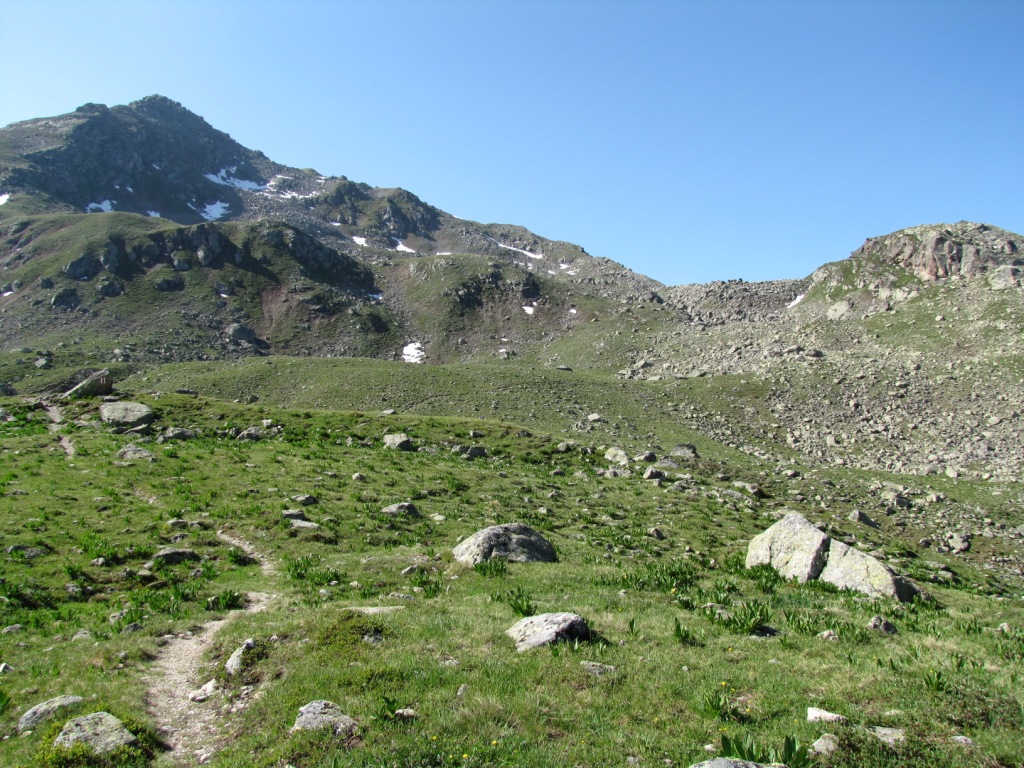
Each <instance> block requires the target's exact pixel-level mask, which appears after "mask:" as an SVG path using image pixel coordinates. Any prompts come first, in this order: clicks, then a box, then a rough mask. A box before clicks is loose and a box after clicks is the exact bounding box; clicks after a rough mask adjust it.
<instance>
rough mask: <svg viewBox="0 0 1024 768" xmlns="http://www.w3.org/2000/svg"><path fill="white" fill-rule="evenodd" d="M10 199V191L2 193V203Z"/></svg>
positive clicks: (0, 201) (0, 197)
mask: <svg viewBox="0 0 1024 768" xmlns="http://www.w3.org/2000/svg"><path fill="white" fill-rule="evenodd" d="M10 199H11V193H10V192H6V193H4V194H2V195H0V205H3V204H4V203H6V202H7V201H8V200H10Z"/></svg>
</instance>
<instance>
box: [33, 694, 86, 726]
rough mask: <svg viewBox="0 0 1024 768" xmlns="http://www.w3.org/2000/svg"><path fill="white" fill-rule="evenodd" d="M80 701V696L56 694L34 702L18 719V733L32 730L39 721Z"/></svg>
mask: <svg viewBox="0 0 1024 768" xmlns="http://www.w3.org/2000/svg"><path fill="white" fill-rule="evenodd" d="M81 702H82V697H81V696H57V697H55V698H52V699H50V700H48V701H44V702H43V703H42V704H36V705H35V706H34V707H32V708H31V709H30V710H28V711H27V712H26V713H25V714H23V715H22V716H21V719H20V720H18V733H24V732H25V731H31V730H34V729H35V728H36V726H38V725H39V724H40V723H42V722H44V721H46V720H49V719H50V718H51V717H53V716H54V715H56V714H57V712H58V711H59V710H61V709H64V708H65V707H73V706H75V704H80V703H81Z"/></svg>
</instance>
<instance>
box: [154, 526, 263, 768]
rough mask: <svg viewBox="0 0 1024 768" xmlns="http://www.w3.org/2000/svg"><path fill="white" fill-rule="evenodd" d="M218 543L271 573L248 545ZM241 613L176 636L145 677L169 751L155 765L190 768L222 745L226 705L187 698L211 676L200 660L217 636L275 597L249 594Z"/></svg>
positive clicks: (230, 539)
mask: <svg viewBox="0 0 1024 768" xmlns="http://www.w3.org/2000/svg"><path fill="white" fill-rule="evenodd" d="M217 535H218V536H219V537H220V538H221V539H223V540H224V541H227V542H228V543H230V544H233V545H234V546H237V547H239V548H240V549H242V550H244V551H245V552H246V553H247V554H248V555H250V557H254V558H256V559H258V560H259V562H260V568H261V570H262V572H263V573H264V574H265V575H269V574H273V573H274V566H273V564H272V563H271V562H269V561H268V560H267V559H265V558H263V557H261V556H259V555H258V554H257V553H256V552H255V550H254V549H253V547H252V545H250V544H249V543H248V542H246V541H243V540H241V539H238V538H235V537H231V536H228V535H227V534H224V533H223V532H219V533H218V534H217ZM246 597H247V604H246V607H245V610H244V611H232V612H231V613H230V614H228V615H227V616H226V617H225V618H223V619H219V620H217V621H208V622H206V623H205V624H203V625H202V626H201V627H200V628H199V629H197V630H196V631H194V632H185V633H182V634H180V635H176V636H174V638H173V639H171V640H170V641H169V642H168V643H167V645H165V646H164V647H163V649H161V651H160V656H159V657H158V658H157V660H156V662H155V663H154V664H153V667H152V669H151V670H150V672H149V674H148V688H147V691H146V703H147V706H148V708H149V713H150V714H151V715H152V716H153V719H154V721H155V722H156V726H157V729H158V730H159V731H160V735H161V737H162V738H163V739H164V740H165V742H166V743H167V745H168V746H169V747H170V749H169V751H167V752H165V753H164V754H163V755H162V756H161V757H160V758H159V760H158V765H166V766H193V765H202V764H203V763H206V762H207V761H208V760H209V759H210V758H211V757H212V756H213V754H214V753H215V752H216V751H217V749H218V747H219V744H220V726H221V724H222V722H223V715H224V708H225V705H226V703H225V702H224V701H223V700H222V699H221V698H220V697H219V696H218V695H217V694H216V693H213V695H212V696H210V698H208V699H207V700H205V701H193V700H192V699H191V698H190V694H192V693H193V692H194V691H196V690H197V689H199V688H201V687H202V686H203V685H204V684H205V683H206V682H207V681H208V680H209V678H210V677H212V675H211V674H210V673H209V672H206V674H204V675H203V676H202V679H200V677H199V673H200V672H201V671H203V666H204V665H203V656H204V654H205V653H206V652H207V651H208V650H209V649H210V647H211V646H212V645H213V641H214V639H215V638H216V637H217V633H218V632H220V630H221V629H223V628H224V627H225V626H226V625H227V624H228V623H229V622H230V621H233V620H234V619H236V618H238V617H239V616H241V615H244V614H247V613H258V612H259V611H262V610H264V609H266V608H267V606H268V605H269V604H270V603H271V601H272V600H274V598H275V597H276V595H269V594H266V593H263V592H249V593H247V595H246Z"/></svg>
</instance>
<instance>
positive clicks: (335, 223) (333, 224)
mask: <svg viewBox="0 0 1024 768" xmlns="http://www.w3.org/2000/svg"><path fill="white" fill-rule="evenodd" d="M331 226H332V227H340V226H341V222H340V221H332V222H331Z"/></svg>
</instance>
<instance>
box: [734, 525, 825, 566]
mask: <svg viewBox="0 0 1024 768" xmlns="http://www.w3.org/2000/svg"><path fill="white" fill-rule="evenodd" d="M829 541H830V539H829V537H828V536H827V535H826V534H825V533H823V532H822V531H820V530H818V529H817V528H816V527H815V526H814V525H812V524H811V523H810V522H808V521H807V519H805V518H804V517H803V516H801V515H798V514H796V513H792V514H789V515H786V516H785V517H784V518H782V519H781V520H779V522H777V523H775V525H773V526H772V527H771V528H769V529H768V530H766V531H765V532H764V533H761V534H758V535H757V536H755V537H754V538H753V539H751V541H750V546H749V547H748V548H747V561H746V565H747V568H753V567H754V566H756V565H770V566H771V567H772V568H774V569H775V570H776V571H778V572H779V575H780V576H782V577H783V578H786V579H796V580H797V581H799V582H805V581H810V580H811V579H816V578H818V576H819V574H821V572H822V569H823V568H824V567H825V558H826V556H827V555H828V548H829Z"/></svg>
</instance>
